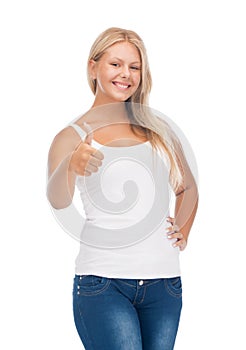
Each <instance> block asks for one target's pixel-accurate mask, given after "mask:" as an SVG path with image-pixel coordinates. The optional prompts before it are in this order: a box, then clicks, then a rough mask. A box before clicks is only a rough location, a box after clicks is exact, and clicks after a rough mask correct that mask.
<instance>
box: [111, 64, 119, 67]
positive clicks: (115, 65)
mask: <svg viewBox="0 0 246 350" xmlns="http://www.w3.org/2000/svg"><path fill="white" fill-rule="evenodd" d="M111 66H114V67H119V66H120V65H119V63H111Z"/></svg>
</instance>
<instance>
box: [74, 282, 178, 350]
mask: <svg viewBox="0 0 246 350" xmlns="http://www.w3.org/2000/svg"><path fill="white" fill-rule="evenodd" d="M181 309H182V283H181V278H180V277H174V278H157V279H143V280H140V279H122V278H108V277H101V276H96V275H82V276H78V275H75V278H74V286H73V311H74V320H75V325H76V328H77V331H78V334H79V336H80V339H81V341H82V343H83V345H84V347H85V349H86V350H172V349H173V348H174V343H175V338H176V334H177V330H178V325H179V319H180V313H181Z"/></svg>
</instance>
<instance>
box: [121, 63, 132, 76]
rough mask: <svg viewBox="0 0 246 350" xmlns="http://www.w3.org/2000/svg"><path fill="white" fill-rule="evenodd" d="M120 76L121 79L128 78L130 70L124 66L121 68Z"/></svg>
mask: <svg viewBox="0 0 246 350" xmlns="http://www.w3.org/2000/svg"><path fill="white" fill-rule="evenodd" d="M120 76H121V78H129V76H130V70H129V68H128V66H126V65H124V66H122V69H121V72H120Z"/></svg>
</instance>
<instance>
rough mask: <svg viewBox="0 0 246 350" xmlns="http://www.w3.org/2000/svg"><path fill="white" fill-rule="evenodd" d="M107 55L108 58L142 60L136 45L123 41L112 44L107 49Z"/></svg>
mask: <svg viewBox="0 0 246 350" xmlns="http://www.w3.org/2000/svg"><path fill="white" fill-rule="evenodd" d="M105 56H106V57H107V58H113V57H114V58H119V59H122V60H125V61H131V62H140V61H141V58H140V54H139V51H138V49H137V48H136V46H135V45H133V44H131V43H129V42H127V41H123V42H120V43H116V44H114V45H112V46H110V47H109V48H108V49H107V50H106V51H105Z"/></svg>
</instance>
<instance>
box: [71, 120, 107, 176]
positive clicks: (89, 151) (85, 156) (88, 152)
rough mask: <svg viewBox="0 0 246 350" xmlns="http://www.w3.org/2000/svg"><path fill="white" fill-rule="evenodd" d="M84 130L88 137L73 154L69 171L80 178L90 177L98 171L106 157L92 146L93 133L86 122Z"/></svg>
mask: <svg viewBox="0 0 246 350" xmlns="http://www.w3.org/2000/svg"><path fill="white" fill-rule="evenodd" d="M84 128H85V130H86V132H87V135H86V137H85V139H84V141H83V142H82V141H81V142H80V143H79V145H78V146H77V147H76V149H75V150H74V151H73V152H72V156H71V159H70V163H69V170H70V171H72V172H74V173H75V174H76V175H79V176H90V175H91V174H92V173H96V172H97V171H98V168H99V167H100V166H101V165H102V160H103V158H104V156H103V154H102V152H100V151H99V150H97V149H95V148H93V147H92V146H91V143H92V140H93V131H92V129H91V127H90V125H89V124H87V123H85V122H84Z"/></svg>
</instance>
